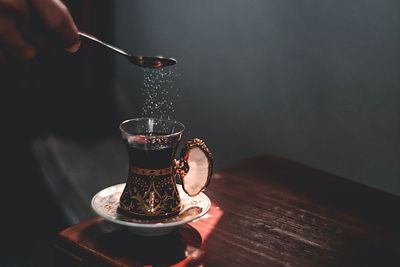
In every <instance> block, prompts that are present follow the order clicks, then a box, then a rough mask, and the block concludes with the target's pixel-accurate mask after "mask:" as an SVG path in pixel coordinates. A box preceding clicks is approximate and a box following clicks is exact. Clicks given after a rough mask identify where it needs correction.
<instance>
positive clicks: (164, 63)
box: [78, 32, 176, 68]
mask: <svg viewBox="0 0 400 267" xmlns="http://www.w3.org/2000/svg"><path fill="white" fill-rule="evenodd" d="M78 34H79V35H80V36H82V37H84V38H86V39H88V40H90V41H93V42H96V43H98V44H101V45H103V46H105V47H107V48H109V49H111V50H113V51H114V52H117V53H119V54H121V55H123V56H124V57H125V58H126V59H128V60H129V61H130V62H132V63H133V64H135V65H137V66H139V67H142V68H163V67H168V66H172V65H175V64H176V60H175V59H173V58H165V57H147V56H134V55H131V54H129V53H127V52H125V51H124V50H122V49H120V48H117V47H115V46H112V45H110V44H107V43H105V42H103V41H101V40H100V39H98V38H97V37H94V36H93V35H90V34H87V33H84V32H79V33H78Z"/></svg>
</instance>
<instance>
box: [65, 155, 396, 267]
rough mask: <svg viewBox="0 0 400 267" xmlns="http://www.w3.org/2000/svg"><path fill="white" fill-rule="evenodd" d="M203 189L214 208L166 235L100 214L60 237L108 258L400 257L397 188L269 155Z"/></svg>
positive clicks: (166, 261)
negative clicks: (143, 233) (137, 232)
mask: <svg viewBox="0 0 400 267" xmlns="http://www.w3.org/2000/svg"><path fill="white" fill-rule="evenodd" d="M206 193H207V195H208V196H209V197H210V198H211V199H212V201H213V207H212V209H211V210H210V212H209V214H208V215H206V216H205V217H204V218H203V219H201V220H198V221H196V222H193V223H190V224H189V225H187V226H184V227H181V228H180V229H179V231H176V232H173V233H171V234H170V235H168V236H164V237H157V238H144V237H137V236H134V235H131V234H129V233H128V232H126V231H125V230H123V229H120V228H119V227H117V226H115V225H112V224H109V223H108V222H105V221H103V220H102V219H100V218H98V217H96V218H93V219H91V220H89V221H85V222H83V223H81V224H78V225H76V226H73V227H71V228H68V229H66V230H64V231H63V232H61V233H60V239H59V242H58V245H59V246H62V247H63V248H64V249H67V250H68V251H70V252H71V251H72V253H74V254H76V255H79V257H83V258H90V259H91V258H94V259H97V260H98V261H99V262H101V263H102V264H105V266H142V265H160V264H161V265H175V266H198V265H201V264H203V265H205V266H392V265H397V264H396V263H397V262H398V261H399V255H400V247H399V246H398V240H399V238H400V229H399V225H400V215H399V211H400V198H398V197H396V196H393V195H390V194H387V193H384V192H381V191H378V190H375V189H372V188H368V187H366V186H363V185H360V184H357V183H354V182H351V181H348V180H346V179H343V178H340V177H337V176H334V175H330V174H328V173H324V172H321V171H318V170H314V169H312V168H309V167H306V166H303V165H300V164H297V163H294V162H291V161H288V160H285V159H280V158H276V157H272V156H260V157H256V158H252V159H249V160H247V161H244V162H242V163H240V164H237V165H235V166H233V167H232V168H229V169H227V170H225V171H222V172H219V173H216V174H215V175H214V176H213V180H212V182H211V185H210V187H209V189H208V190H207V191H206ZM60 244H61V245H60ZM83 254H84V255H83ZM82 255H83V256H82ZM91 261H93V260H91ZM88 262H89V263H88ZM86 264H87V265H83V266H91V265H90V260H87V261H86ZM93 266H95V265H93Z"/></svg>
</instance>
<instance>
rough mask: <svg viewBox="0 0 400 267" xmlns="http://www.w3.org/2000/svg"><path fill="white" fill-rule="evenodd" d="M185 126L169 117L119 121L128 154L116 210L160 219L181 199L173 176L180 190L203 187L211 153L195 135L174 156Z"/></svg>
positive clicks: (191, 191) (173, 212) (195, 190)
mask: <svg viewBox="0 0 400 267" xmlns="http://www.w3.org/2000/svg"><path fill="white" fill-rule="evenodd" d="M184 129H185V127H184V125H183V124H182V123H180V122H177V121H172V120H164V119H155V118H139V119H131V120H127V121H124V122H122V123H121V125H120V130H121V133H122V138H123V140H124V142H125V145H126V148H127V150H128V154H129V172H128V179H127V183H126V186H125V188H124V191H123V193H122V195H121V197H120V203H119V207H118V210H119V211H120V212H123V213H124V214H129V215H131V216H133V217H137V218H141V219H149V220H152V219H163V218H166V217H171V216H175V215H177V214H178V213H179V212H180V210H181V201H180V197H179V193H178V190H177V187H176V176H178V177H179V178H180V179H181V181H182V185H183V189H184V191H185V192H186V193H187V194H188V195H190V196H194V195H197V194H198V193H200V192H201V191H202V190H204V189H205V188H206V187H207V185H208V184H209V182H210V177H211V174H212V165H213V160H212V155H211V152H210V150H209V149H208V148H207V146H206V145H205V143H204V142H203V141H202V140H200V139H198V138H195V139H193V140H191V141H189V142H187V143H186V145H185V147H184V148H183V149H182V151H181V154H180V158H179V159H178V160H176V159H174V157H175V153H176V148H177V146H178V144H179V142H180V140H181V137H182V134H183V131H184Z"/></svg>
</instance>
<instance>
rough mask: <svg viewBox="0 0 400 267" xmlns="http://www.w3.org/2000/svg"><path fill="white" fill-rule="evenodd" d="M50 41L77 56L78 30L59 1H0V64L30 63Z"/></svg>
mask: <svg viewBox="0 0 400 267" xmlns="http://www.w3.org/2000/svg"><path fill="white" fill-rule="evenodd" d="M49 40H51V41H53V42H54V43H56V44H57V45H59V46H60V47H62V48H63V49H65V50H66V51H68V52H71V53H73V52H76V51H77V50H78V49H79V46H80V41H79V36H78V29H77V27H76V25H75V23H74V20H73V19H72V17H71V14H70V13H69V11H68V9H67V8H66V7H65V5H64V4H63V3H62V2H61V1H60V0H0V64H1V63H3V64H4V63H5V62H6V61H7V58H9V57H16V58H18V59H22V60H30V59H32V58H34V57H35V55H36V54H37V47H38V46H39V45H40V44H41V43H42V44H43V43H44V42H48V41H49Z"/></svg>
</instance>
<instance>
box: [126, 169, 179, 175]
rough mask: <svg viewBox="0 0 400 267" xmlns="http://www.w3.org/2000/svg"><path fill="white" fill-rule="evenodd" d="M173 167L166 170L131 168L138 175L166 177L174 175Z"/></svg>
mask: <svg viewBox="0 0 400 267" xmlns="http://www.w3.org/2000/svg"><path fill="white" fill-rule="evenodd" d="M172 170H173V168H172V167H168V168H164V169H144V168H138V167H130V171H131V172H132V173H134V174H138V175H148V176H150V175H151V176H164V175H168V174H172Z"/></svg>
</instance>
